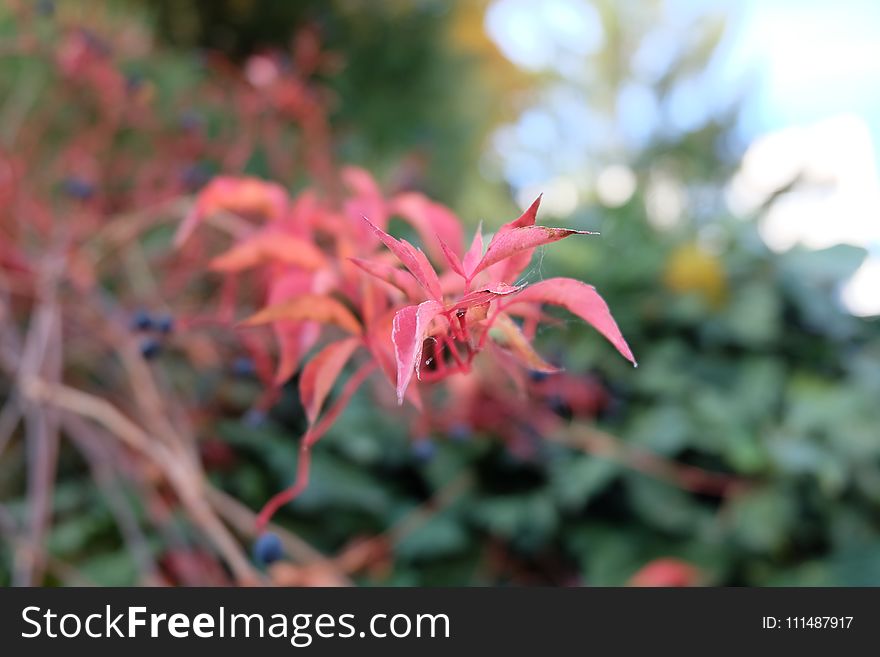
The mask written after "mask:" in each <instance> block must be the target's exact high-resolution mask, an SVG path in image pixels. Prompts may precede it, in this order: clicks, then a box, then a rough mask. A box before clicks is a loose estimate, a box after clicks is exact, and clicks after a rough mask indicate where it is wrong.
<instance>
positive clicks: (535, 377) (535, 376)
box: [529, 370, 550, 383]
mask: <svg viewBox="0 0 880 657" xmlns="http://www.w3.org/2000/svg"><path fill="white" fill-rule="evenodd" d="M548 376H550V374H549V373H547V372H539V371H538V370H531V371H530V372H529V378H530V379H531V380H532V381H534V382H535V383H540V382H541V381H543V380H544V379H546V378H547V377H548Z"/></svg>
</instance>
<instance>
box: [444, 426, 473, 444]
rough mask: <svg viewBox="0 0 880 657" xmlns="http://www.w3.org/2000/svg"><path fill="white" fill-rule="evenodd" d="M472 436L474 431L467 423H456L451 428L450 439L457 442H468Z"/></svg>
mask: <svg viewBox="0 0 880 657" xmlns="http://www.w3.org/2000/svg"><path fill="white" fill-rule="evenodd" d="M472 435H473V429H471V426H470V425H469V424H467V423H465V422H456V423H455V424H453V425H452V426H451V427H449V437H450V438H452V439H453V440H455V441H456V442H460V443H463V442H464V441H466V440H470V439H471V436H472Z"/></svg>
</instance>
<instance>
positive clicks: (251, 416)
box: [241, 408, 269, 429]
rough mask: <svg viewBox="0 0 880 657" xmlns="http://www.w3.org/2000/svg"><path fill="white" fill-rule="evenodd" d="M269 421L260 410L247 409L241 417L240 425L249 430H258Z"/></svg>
mask: <svg viewBox="0 0 880 657" xmlns="http://www.w3.org/2000/svg"><path fill="white" fill-rule="evenodd" d="M267 419H269V418H268V416H267V415H266V411H264V410H263V409H261V408H249V409H248V410H247V412H246V413H245V414H244V415H243V416H242V418H241V423H242V424H243V425H244V426H246V427H248V428H249V429H259V428H260V427H262V426H264V425H265V424H266V420H267Z"/></svg>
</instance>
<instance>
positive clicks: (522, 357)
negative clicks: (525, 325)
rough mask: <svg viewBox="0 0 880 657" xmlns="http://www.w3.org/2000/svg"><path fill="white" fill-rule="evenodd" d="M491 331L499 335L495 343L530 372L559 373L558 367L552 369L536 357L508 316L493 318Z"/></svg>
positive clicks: (535, 353)
mask: <svg viewBox="0 0 880 657" xmlns="http://www.w3.org/2000/svg"><path fill="white" fill-rule="evenodd" d="M493 329H495V330H496V331H497V332H498V333H499V334H500V338H501V339H500V340H498V339H496V340H495V342H496V343H497V344H499V345H502V346H504V347H506V348H507V350H508V351H509V352H510V354H511V355H512V356H514V357H515V358H516V359H517V360H519V361H520V362H521V363H522V364H523V365H525V366H526V367H528V368H529V369H530V370H533V371H536V372H558V371H559V368H558V367H554V366H553V365H551V364H550V363H548V362H547V361H545V360H544V359H543V358H541V356H539V355H538V352H536V351H535V349H534V347H532V345H531V343H530V342H529V341H528V339H527V338H526V336H525V335H523V332H522V331H521V330H520V328H519V326H517V325H516V322H514V321H513V320H512V319H510V317H509V316H508V315H506V314H504V313H500V314H499V315H498V316H497V317H496V318H495V322H494V324H493Z"/></svg>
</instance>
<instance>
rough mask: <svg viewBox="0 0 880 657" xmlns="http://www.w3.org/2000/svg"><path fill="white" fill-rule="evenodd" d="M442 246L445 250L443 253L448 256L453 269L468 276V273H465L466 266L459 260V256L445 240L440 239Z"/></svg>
mask: <svg viewBox="0 0 880 657" xmlns="http://www.w3.org/2000/svg"><path fill="white" fill-rule="evenodd" d="M440 248H441V249H442V250H443V255H444V256H446V262H448V263H449V266H450V267H451V268H452V271H454V272H455V273H456V274H458V275H459V276H461V277H462V278H467V275H466V274H465V273H464V267H462V265H461V260H459V258H458V256H457V255H455V252H454V251H453V250H452V249H450V248H449V246H448V245H447V244H446V242H444V241H443V240H440Z"/></svg>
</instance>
